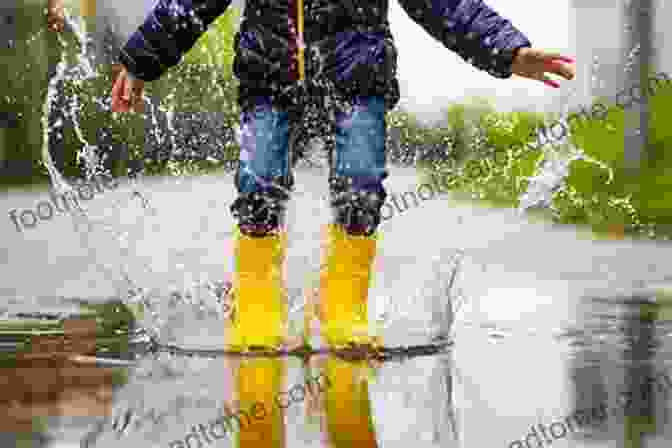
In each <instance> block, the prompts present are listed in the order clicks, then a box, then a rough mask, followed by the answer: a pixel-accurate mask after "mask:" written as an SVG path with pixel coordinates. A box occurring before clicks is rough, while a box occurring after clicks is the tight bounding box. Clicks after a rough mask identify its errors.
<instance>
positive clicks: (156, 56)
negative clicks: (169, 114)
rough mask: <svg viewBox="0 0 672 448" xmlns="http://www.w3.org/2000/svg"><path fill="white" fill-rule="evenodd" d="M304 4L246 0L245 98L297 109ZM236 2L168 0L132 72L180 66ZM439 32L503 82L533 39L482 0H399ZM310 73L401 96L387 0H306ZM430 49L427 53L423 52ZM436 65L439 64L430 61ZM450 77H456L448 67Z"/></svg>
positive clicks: (135, 52)
mask: <svg viewBox="0 0 672 448" xmlns="http://www.w3.org/2000/svg"><path fill="white" fill-rule="evenodd" d="M295 1H296V0H247V2H246V6H245V9H244V12H243V17H242V19H243V20H242V22H241V27H240V30H239V32H238V33H236V37H235V58H234V67H233V71H234V74H235V75H236V77H237V78H238V80H239V81H240V85H239V103H240V105H241V107H243V108H245V107H246V106H249V105H251V104H254V102H255V99H259V98H270V99H271V100H272V101H273V102H274V103H275V104H279V105H288V104H291V103H293V101H294V98H295V97H296V90H294V89H295V88H296V86H297V85H298V84H299V83H297V79H298V70H297V62H296V61H297V58H296V54H297V45H298V42H299V39H298V38H297V33H296V31H295V30H296V28H297V27H296V25H295V24H296V22H297V7H296V4H295ZM230 3H231V0H159V2H158V4H157V5H156V7H155V8H154V10H153V11H152V12H151V13H150V14H149V15H148V16H147V18H146V20H145V22H144V23H143V24H142V25H141V26H140V27H139V28H138V30H137V31H136V32H135V33H134V34H133V35H132V36H131V37H130V38H129V40H128V42H127V43H126V45H125V46H124V47H123V48H122V50H121V53H120V59H121V62H122V63H123V64H124V65H125V66H126V68H127V69H128V71H129V72H131V73H132V74H133V75H135V76H136V77H137V78H140V79H142V80H145V81H153V80H156V79H157V78H159V77H160V76H161V75H162V74H163V73H164V72H165V71H166V70H167V69H168V68H170V67H172V66H175V65H176V64H178V63H179V62H180V60H181V58H182V56H183V55H184V54H185V53H186V52H187V51H188V50H189V49H190V48H191V47H193V45H194V44H195V43H196V41H197V40H198V38H199V37H200V36H201V35H202V34H203V33H204V32H205V31H206V29H207V27H208V25H209V24H210V23H212V22H213V21H214V20H215V19H216V18H217V17H218V16H219V15H221V14H222V13H224V11H225V10H226V8H227V7H228V6H229V5H230ZM399 3H400V4H401V6H402V7H403V8H404V9H405V10H406V12H407V13H408V14H409V16H410V17H411V18H412V19H413V20H414V21H415V22H416V23H418V24H419V25H420V26H422V27H423V28H424V29H425V30H426V31H427V32H428V33H429V34H430V35H431V36H432V37H434V38H435V39H437V40H438V41H440V42H441V43H443V44H444V45H445V46H446V47H447V48H448V49H450V50H452V51H454V52H456V53H457V54H459V55H460V56H461V57H462V58H463V59H464V60H466V61H467V62H469V63H471V64H472V65H474V66H475V67H477V68H479V69H481V70H485V71H487V72H488V73H489V74H491V75H492V76H494V77H497V78H508V77H510V76H511V64H512V61H513V57H514V55H515V50H516V49H518V48H520V47H530V46H531V44H530V41H529V40H528V39H527V38H526V37H525V35H523V34H522V33H521V32H520V31H518V30H517V29H516V28H515V27H514V26H513V25H512V24H511V23H510V22H509V21H508V20H506V19H504V18H502V17H501V16H500V15H498V14H497V13H496V12H495V11H493V10H492V9H491V8H490V7H488V6H487V5H486V4H485V3H484V2H483V1H482V0H399ZM303 10H304V11H303V12H304V33H303V40H304V43H305V60H306V62H305V64H306V65H305V74H306V79H307V80H308V81H311V82H310V83H308V84H314V85H323V86H324V85H328V86H330V88H332V89H335V90H332V91H336V92H338V93H339V94H343V95H346V96H348V97H351V96H360V95H361V96H367V95H381V96H384V97H385V99H386V104H387V106H388V108H392V107H394V105H396V103H397V102H398V100H399V84H398V81H397V79H396V67H397V51H396V48H395V45H394V41H393V39H392V34H391V32H390V26H389V22H388V18H387V16H388V0H338V1H334V0H304V7H303ZM418 51H422V50H420V49H419V50H418ZM427 64H428V66H429V65H430V64H431V61H427ZM446 82H450V73H446Z"/></svg>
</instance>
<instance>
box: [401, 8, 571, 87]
mask: <svg viewBox="0 0 672 448" xmlns="http://www.w3.org/2000/svg"><path fill="white" fill-rule="evenodd" d="M399 3H400V4H401V6H402V7H403V8H404V10H405V11H406V12H407V13H408V15H409V16H410V17H411V19H413V20H414V21H415V22H416V23H418V24H419V25H420V26H422V27H423V28H424V29H425V31H427V32H428V33H429V34H430V35H431V36H432V37H434V38H435V39H437V40H438V41H439V42H441V43H443V45H444V46H446V47H447V48H448V49H450V50H453V51H454V52H456V53H457V54H458V55H460V57H462V59H464V60H465V61H467V62H469V63H470V64H472V65H473V66H475V67H476V68H479V69H481V70H485V71H487V72H488V73H489V74H490V75H492V76H494V77H496V78H501V79H506V78H509V77H511V75H512V74H516V75H519V76H523V77H526V78H530V79H537V80H539V81H543V82H546V83H547V84H550V85H553V86H554V87H557V85H554V84H553V81H550V80H549V79H548V78H547V77H546V76H545V74H544V73H545V72H552V73H556V74H559V75H561V76H563V77H565V78H566V79H572V78H573V77H574V72H573V70H572V69H571V68H570V67H568V66H566V65H563V64H562V63H560V62H557V61H563V62H573V61H572V60H571V59H570V58H566V57H564V56H561V55H559V54H552V53H545V52H543V51H541V50H536V49H532V48H530V47H531V46H532V45H531V43H530V41H529V39H528V38H527V37H526V36H525V35H524V34H523V33H521V32H520V31H518V29H516V28H515V27H514V26H513V25H512V24H511V22H510V21H509V20H507V19H504V18H503V17H501V16H500V15H499V14H497V13H496V12H495V11H494V10H493V9H492V8H490V7H489V6H488V5H486V4H485V3H484V2H483V0H399Z"/></svg>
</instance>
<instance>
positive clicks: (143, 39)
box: [120, 0, 231, 81]
mask: <svg viewBox="0 0 672 448" xmlns="http://www.w3.org/2000/svg"><path fill="white" fill-rule="evenodd" d="M230 4H231V0H159V2H158V3H157V5H156V6H155V7H154V10H153V11H152V12H150V13H149V15H148V16H147V18H146V19H145V21H144V23H143V24H142V25H140V27H139V28H138V30H137V31H136V32H135V33H133V34H132V35H131V37H130V38H129V40H128V42H127V43H126V45H124V47H123V48H122V49H121V53H120V61H121V63H122V64H123V65H124V66H125V67H126V69H127V70H128V72H129V73H131V74H132V75H133V76H135V77H136V78H137V79H140V80H142V81H154V80H156V79H158V78H160V77H161V75H163V74H164V73H165V72H166V70H168V69H169V68H171V67H173V66H175V65H177V64H178V63H179V62H180V61H181V60H182V56H184V54H185V53H186V52H188V51H189V50H190V49H191V48H192V47H193V46H194V44H195V43H196V41H197V40H198V38H199V37H201V35H202V34H203V33H205V31H206V30H207V28H208V26H209V25H210V24H211V23H212V22H213V21H214V20H215V19H216V18H217V17H219V16H220V15H221V14H223V13H224V12H225V11H226V9H227V8H228V7H229V5H230Z"/></svg>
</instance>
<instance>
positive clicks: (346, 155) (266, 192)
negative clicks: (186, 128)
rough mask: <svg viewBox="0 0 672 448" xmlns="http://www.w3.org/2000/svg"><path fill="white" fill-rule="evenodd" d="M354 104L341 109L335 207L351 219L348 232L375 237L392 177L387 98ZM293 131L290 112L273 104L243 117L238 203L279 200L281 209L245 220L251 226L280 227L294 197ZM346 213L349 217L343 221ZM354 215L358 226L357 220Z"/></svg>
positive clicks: (333, 168) (334, 154)
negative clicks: (387, 165) (287, 203)
mask: <svg viewBox="0 0 672 448" xmlns="http://www.w3.org/2000/svg"><path fill="white" fill-rule="evenodd" d="M350 106H351V107H348V108H347V110H345V109H346V108H340V109H338V110H337V111H336V113H335V120H334V123H333V126H334V147H333V151H330V153H331V154H330V157H329V162H330V172H331V175H330V179H329V180H330V190H331V195H332V206H334V207H335V208H338V210H340V211H339V212H337V221H338V220H339V219H341V220H343V219H345V220H347V221H348V223H350V224H352V225H350V226H349V227H348V225H346V224H348V223H343V224H344V225H346V229H348V228H351V230H352V232H351V233H371V232H370V231H371V227H373V230H375V227H377V225H378V224H379V223H380V207H382V204H383V203H384V202H385V197H386V193H385V189H384V187H383V184H382V182H383V180H384V179H385V178H386V177H387V176H388V172H387V170H386V169H385V163H386V150H385V147H386V146H385V140H386V127H385V113H386V108H385V102H384V99H383V97H377V96H375V97H362V98H356V99H355V100H353V101H352V102H351V104H350ZM290 128H291V125H290V116H289V113H288V112H287V111H284V110H279V109H277V108H276V107H274V106H272V105H271V104H270V101H262V102H258V103H257V105H256V107H254V108H251V109H248V110H246V111H243V112H242V114H241V120H240V129H241V148H240V159H239V166H238V172H237V173H236V180H235V182H236V188H237V190H238V193H239V200H238V201H237V202H238V203H239V205H240V206H242V205H243V204H242V203H244V204H245V205H249V204H252V203H255V200H253V199H251V198H257V200H258V199H259V198H260V197H262V196H265V197H270V198H277V199H278V200H276V201H272V200H271V202H272V204H273V206H271V207H270V208H271V209H274V207H275V210H276V211H275V212H272V213H270V215H269V214H268V213H266V214H265V215H264V214H263V213H255V214H256V216H255V217H250V216H248V217H247V218H246V219H243V221H246V222H247V224H248V225H251V226H254V225H260V224H262V222H263V223H265V224H267V225H268V226H270V227H277V225H278V222H277V220H278V219H280V220H281V217H280V216H279V215H281V214H282V211H283V210H282V209H283V207H282V203H283V202H284V201H286V200H287V199H288V198H289V195H290V191H291V188H292V186H293V180H292V174H291V170H292V166H291V165H292V163H291V159H290V155H289V140H290V138H291V135H290V134H291V130H290ZM362 193H368V194H366V195H362ZM362 197H364V199H362ZM367 198H368V199H367ZM240 206H238V207H236V204H234V207H232V210H233V209H234V208H235V209H237V210H238V211H239V210H240V208H241V207H240ZM259 207H262V208H264V209H268V208H269V207H268V205H265V206H261V205H258V206H257V207H256V208H259ZM252 208H255V206H254V205H253V207H252ZM234 215H236V211H234ZM276 215H277V216H276ZM339 215H341V218H339ZM345 215H347V216H349V217H347V218H345V217H343V216H345ZM353 216H354V220H355V221H357V222H354V223H352V222H351V221H352V220H353ZM237 217H240V213H239V214H238V215H237ZM363 227H367V228H368V231H366V232H365V231H364V230H363ZM267 230H268V229H267ZM252 233H254V232H252ZM261 233H266V232H265V231H262V232H261Z"/></svg>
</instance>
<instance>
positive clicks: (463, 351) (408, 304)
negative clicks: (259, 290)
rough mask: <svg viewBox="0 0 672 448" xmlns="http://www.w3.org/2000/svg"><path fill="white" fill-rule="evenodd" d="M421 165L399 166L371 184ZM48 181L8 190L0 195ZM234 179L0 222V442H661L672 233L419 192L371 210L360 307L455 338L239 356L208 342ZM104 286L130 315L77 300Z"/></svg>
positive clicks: (213, 339) (303, 211) (301, 285)
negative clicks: (355, 351)
mask: <svg viewBox="0 0 672 448" xmlns="http://www.w3.org/2000/svg"><path fill="white" fill-rule="evenodd" d="M419 182H420V181H419V179H418V177H417V175H416V170H415V169H411V168H408V169H402V168H395V169H393V170H392V172H391V177H390V179H389V181H388V182H386V184H387V185H386V186H387V188H388V191H389V192H390V193H396V194H398V195H399V194H401V193H404V192H408V191H417V187H418V186H419ZM297 184H298V185H297V194H296V195H295V198H296V200H295V202H294V203H293V205H292V210H291V213H290V216H291V220H290V247H289V250H288V262H287V277H288V281H287V284H288V289H289V291H290V299H291V300H292V304H291V309H292V310H294V311H293V312H292V322H293V323H294V327H293V328H294V331H296V332H299V331H300V329H301V328H302V325H303V315H302V313H301V310H302V301H303V299H302V297H303V295H304V293H305V292H306V291H309V290H310V288H311V285H313V286H314V284H315V283H314V282H315V279H316V273H317V268H318V266H319V254H320V238H319V235H320V230H321V225H322V224H324V223H325V222H327V220H328V216H329V214H328V209H327V207H326V204H325V203H324V201H321V200H320V198H322V197H324V194H325V193H326V173H324V172H322V171H320V169H318V168H315V169H310V170H309V169H304V170H301V171H299V172H298V173H297ZM136 190H137V191H138V194H134V193H133V192H134V191H136ZM47 198H48V192H47V191H46V190H45V189H42V190H39V189H36V190H35V191H31V192H28V191H21V192H18V191H14V192H11V193H10V194H3V196H0V210H8V211H9V210H10V209H13V208H16V209H19V213H20V211H21V210H22V209H30V208H32V209H33V210H36V206H37V203H38V202H39V201H40V200H42V199H47ZM233 198H234V187H233V184H232V182H231V175H228V174H227V175H221V176H210V177H199V178H197V179H194V180H183V181H179V182H178V181H176V180H175V179H145V180H141V181H140V182H138V184H137V185H129V184H122V185H121V186H119V187H118V188H116V189H113V190H105V191H104V192H102V193H99V194H97V195H96V196H95V197H94V199H93V200H90V201H87V202H83V207H84V208H86V210H87V213H86V214H87V216H88V218H86V217H80V218H73V217H70V216H67V215H56V216H55V217H54V218H52V219H51V220H46V221H43V222H40V223H38V224H37V225H36V226H35V228H32V229H24V230H23V231H22V232H18V231H17V230H16V227H15V225H14V224H13V223H12V221H11V220H10V219H9V218H6V219H3V220H0V235H2V242H3V244H2V248H0V250H1V252H0V254H1V255H0V258H1V259H2V263H1V264H0V279H1V283H0V300H1V301H2V302H0V303H2V304H3V309H4V310H3V311H5V312H6V314H5V317H4V321H5V323H4V324H3V328H1V329H0V336H1V337H2V338H1V340H0V342H1V343H0V346H2V347H3V356H4V358H3V367H4V369H3V373H2V375H1V378H0V387H1V388H3V389H4V392H3V393H1V394H0V396H2V397H3V399H2V403H0V407H2V409H1V410H0V412H1V414H2V416H0V421H2V422H3V424H2V426H3V428H2V429H1V430H2V431H3V432H2V434H3V440H2V442H0V446H55V447H76V446H97V447H108V446H109V447H117V446H122V445H126V446H152V447H154V446H156V447H170V448H178V447H179V448H182V447H189V448H193V447H199V448H200V447H201V446H202V447H205V446H222V447H223V446H240V447H247V446H250V447H252V446H254V447H263V446H268V447H280V446H292V447H293V446H306V447H307V446H311V447H312V446H315V447H317V446H320V447H346V446H347V447H350V446H357V447H359V446H362V447H368V446H371V447H372V446H381V447H395V446H400V447H401V446H408V445H411V444H412V445H413V446H416V447H420V446H423V447H425V446H426V447H468V448H471V447H502V448H504V447H526V448H533V447H542V446H544V447H545V446H549V445H553V446H554V447H663V446H669V443H670V440H671V439H672V430H671V429H670V424H669V421H668V420H669V417H668V415H669V410H670V409H669V408H670V400H669V393H670V388H671V386H672V373H671V372H670V357H669V355H668V352H669V351H670V330H671V329H672V324H671V323H670V322H672V299H670V298H667V297H668V296H667V295H666V291H667V290H668V289H667V288H668V287H672V270H671V269H670V268H669V266H670V264H669V249H670V247H669V243H668V244H666V243H662V242H656V243H653V242H651V243H644V242H631V241H625V240H615V241H595V240H593V239H592V238H591V237H590V236H589V235H588V234H586V233H585V232H583V231H579V230H577V229H574V228H566V227H557V226H553V225H550V224H545V223H531V222H529V221H527V220H525V219H523V218H520V217H518V216H516V215H515V214H514V213H512V212H511V211H502V210H492V209H485V208H479V207H476V206H474V205H472V204H469V203H461V202H460V203H458V202H456V201H455V200H453V199H451V198H447V197H445V196H443V197H439V198H434V199H431V200H427V201H421V202H419V203H418V205H417V206H415V205H411V206H410V207H409V208H408V209H407V210H405V211H403V212H402V211H397V212H395V214H394V215H393V216H392V217H391V218H390V219H388V220H387V221H385V223H384V224H383V226H382V232H383V233H382V235H383V236H382V239H381V241H380V243H379V252H378V255H377V259H376V265H375V277H374V283H373V285H372V288H371V294H370V301H371V307H370V320H371V322H373V323H375V328H376V329H377V331H378V333H379V334H380V335H381V336H382V338H383V341H384V343H385V345H386V346H409V345H413V346H415V345H433V346H437V345H438V344H440V343H442V342H445V341H447V340H448V341H451V342H452V344H450V345H446V347H445V349H444V350H443V351H442V352H441V353H438V354H433V355H428V356H421V355H422V354H418V353H416V355H417V356H407V357H403V356H397V357H395V358H394V359H390V360H386V361H376V360H352V359H349V360H348V359H342V358H339V357H335V356H329V355H317V356H312V357H310V358H307V359H302V358H299V357H286V358H273V359H270V358H254V359H241V358H239V357H234V356H226V355H224V354H222V353H220V352H219V351H218V350H220V349H221V346H222V343H223V341H224V340H225V338H226V322H227V304H226V300H225V299H222V296H221V294H219V293H217V288H218V287H221V286H222V283H221V282H222V281H224V280H226V279H227V278H228V276H229V274H228V273H229V272H230V271H231V267H232V264H231V259H230V254H231V248H232V239H231V231H232V229H233V221H232V219H231V216H230V214H229V212H228V206H229V205H230V204H231V202H232V200H233ZM412 201H413V200H412V199H409V200H408V202H409V204H412ZM5 216H7V215H5ZM87 223H89V224H90V227H87ZM75 224H77V227H75ZM220 289H221V288H220ZM213 291H214V292H213ZM74 299H77V300H74ZM112 299H114V300H122V301H124V302H125V303H127V304H129V309H131V310H132V311H133V313H135V314H133V315H132V316H135V317H137V319H138V323H137V324H133V325H130V326H129V327H128V328H127V327H126V326H124V324H123V322H122V321H123V319H119V318H118V316H117V315H116V314H115V313H117V312H118V310H117V308H119V309H120V308H121V307H115V306H112V308H109V309H106V310H105V311H101V309H102V308H91V310H93V311H90V313H92V314H89V315H88V317H87V316H83V317H82V316H81V314H82V309H83V308H82V306H83V305H82V304H83V303H88V304H91V303H105V302H109V301H110V300H112ZM141 309H142V312H140V311H139V310H141ZM110 310H111V311H110ZM115 310H117V311H115ZM30 313H33V314H30ZM34 313H39V314H34ZM59 313H60V314H59ZM75 314H80V319H79V320H75V319H73V318H72V317H73V316H74V315H75ZM64 316H69V317H64ZM91 316H94V317H91ZM95 316H98V317H99V320H98V324H97V325H98V331H97V333H96V334H95V338H94V339H95V342H91V341H92V339H91V338H92V336H91V335H92V334H93V333H91V332H92V331H93V330H92V328H94V327H92V325H93V323H92V322H94V321H95ZM115 316H116V317H115ZM36 317H41V318H45V317H52V320H51V322H54V323H53V324H49V321H48V320H45V319H42V320H40V321H37V320H29V318H33V319H35V318H36ZM59 319H62V320H64V321H65V323H64V324H63V323H59ZM115 319H116V320H115ZM7 321H12V322H13V323H12V324H8V323H7ZM108 321H114V323H113V324H110V325H107V326H104V325H103V324H102V322H108ZM17 322H22V323H23V324H24V325H22V326H21V327H20V328H19V327H18V326H17V325H18V324H17ZM124 322H125V321H124ZM101 325H102V327H101ZM38 327H39V328H40V332H39V335H38V336H36V330H35V329H36V328H38ZM101 328H102V330H101ZM50 332H51V333H50ZM87 332H88V333H87ZM127 332H131V333H132V335H131V336H130V337H127ZM50 334H51V335H52V336H54V337H53V338H52V337H50ZM63 334H65V335H66V336H67V337H62V335H63ZM87 334H88V335H89V336H86V335H87ZM150 336H151V338H152V339H151V340H152V341H154V342H152V343H149V342H148V341H149V340H150V339H149V337H150ZM59 338H60V339H59ZM27 340H30V341H32V342H31V343H30V344H28V343H25V341H27ZM115 340H116V341H117V342H115ZM118 340H124V341H126V343H123V344H120V343H118ZM21 341H23V342H21ZM87 341H88V342H87ZM129 341H130V344H128V343H127V342H129ZM21 344H23V345H21ZM92 344H93V345H95V346H96V350H93V349H92ZM157 344H158V345H157ZM167 346H177V347H180V348H182V349H183V351H182V352H179V353H176V352H175V351H173V352H170V351H169V350H167V349H165V348H166V347H167ZM78 354H79V355H82V354H84V355H85V356H78ZM199 425H202V429H201V426H199Z"/></svg>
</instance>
